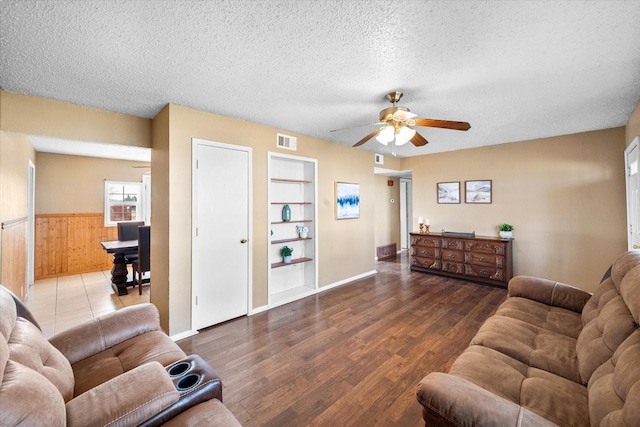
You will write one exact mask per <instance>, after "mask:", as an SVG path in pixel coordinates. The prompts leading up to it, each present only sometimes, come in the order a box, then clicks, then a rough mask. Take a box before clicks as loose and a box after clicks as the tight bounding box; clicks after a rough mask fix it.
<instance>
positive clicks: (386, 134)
mask: <svg viewBox="0 0 640 427" xmlns="http://www.w3.org/2000/svg"><path fill="white" fill-rule="evenodd" d="M402 95H403V94H402V92H389V93H388V94H386V95H385V98H386V99H387V100H388V101H389V102H391V103H392V104H393V107H389V108H385V109H384V110H382V111H380V121H379V122H376V123H369V124H366V125H360V126H374V125H377V126H379V125H383V126H382V127H380V128H378V129H376V130H374V131H373V132H371V133H370V134H369V135H367V136H365V137H364V138H362V139H361V140H360V141H358V142H356V143H355V144H354V145H353V146H354V147H358V146H360V145H362V144H364V143H365V142H367V141H369V140H370V139H371V138H373V137H375V138H376V139H377V140H378V141H379V142H380V143H382V144H384V145H387V144H389V143H390V142H391V143H392V144H395V145H396V146H399V145H403V144H406V143H407V142H409V141H411V143H412V144H413V145H415V146H416V147H421V146H423V145H427V144H428V143H429V141H427V140H426V139H425V138H424V137H423V136H422V135H420V134H419V133H418V132H416V130H415V129H413V127H414V126H425V127H435V128H442V129H453V130H468V129H469V128H471V125H470V124H469V123H467V122H454V121H450V120H435V119H420V118H416V115H417V114H414V113H412V112H411V111H409V109H408V108H406V107H400V106H398V105H397V103H398V101H400V98H402ZM352 127H359V126H352ZM344 129H350V128H342V129H334V130H332V131H331V132H336V131H340V130H344ZM394 154H395V153H394Z"/></svg>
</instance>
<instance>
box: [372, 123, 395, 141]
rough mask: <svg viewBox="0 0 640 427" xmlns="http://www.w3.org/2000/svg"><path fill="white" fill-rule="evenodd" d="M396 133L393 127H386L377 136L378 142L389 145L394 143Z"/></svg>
mask: <svg viewBox="0 0 640 427" xmlns="http://www.w3.org/2000/svg"><path fill="white" fill-rule="evenodd" d="M394 133H395V132H394V129H393V126H385V127H384V128H382V130H381V131H380V133H379V134H378V135H377V136H376V139H377V140H378V142H379V143H381V144H384V145H387V144H388V143H390V142H391V141H393V137H394Z"/></svg>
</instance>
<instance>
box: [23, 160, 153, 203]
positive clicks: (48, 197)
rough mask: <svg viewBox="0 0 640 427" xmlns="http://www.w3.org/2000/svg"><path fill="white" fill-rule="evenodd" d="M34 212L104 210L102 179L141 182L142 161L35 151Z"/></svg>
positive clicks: (143, 163)
mask: <svg viewBox="0 0 640 427" xmlns="http://www.w3.org/2000/svg"><path fill="white" fill-rule="evenodd" d="M36 164H37V166H36V214H58V213H96V212H103V211H104V182H105V181H135V182H141V181H142V175H143V174H144V173H145V172H149V170H150V169H144V168H134V167H133V166H142V165H149V163H145V162H131V161H126V160H113V159H100V158H96V157H83V156H67V155H63V154H51V153H37V155H36Z"/></svg>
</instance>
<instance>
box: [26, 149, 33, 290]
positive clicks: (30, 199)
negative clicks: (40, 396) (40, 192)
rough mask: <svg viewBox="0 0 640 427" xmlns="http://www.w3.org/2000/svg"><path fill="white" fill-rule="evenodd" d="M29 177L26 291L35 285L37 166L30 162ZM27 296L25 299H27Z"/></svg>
mask: <svg viewBox="0 0 640 427" xmlns="http://www.w3.org/2000/svg"><path fill="white" fill-rule="evenodd" d="M27 173H28V175H27V275H26V280H27V283H25V284H24V285H25V287H24V288H25V290H26V293H27V295H28V294H29V287H30V286H31V285H33V284H34V283H35V247H36V245H35V234H36V232H35V224H36V165H35V164H33V162H32V161H31V160H29V164H28V172H27ZM27 295H25V296H24V297H25V298H26V297H27Z"/></svg>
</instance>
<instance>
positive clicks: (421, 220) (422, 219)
mask: <svg viewBox="0 0 640 427" xmlns="http://www.w3.org/2000/svg"><path fill="white" fill-rule="evenodd" d="M418 224H424V218H422V217H421V216H419V217H418Z"/></svg>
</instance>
